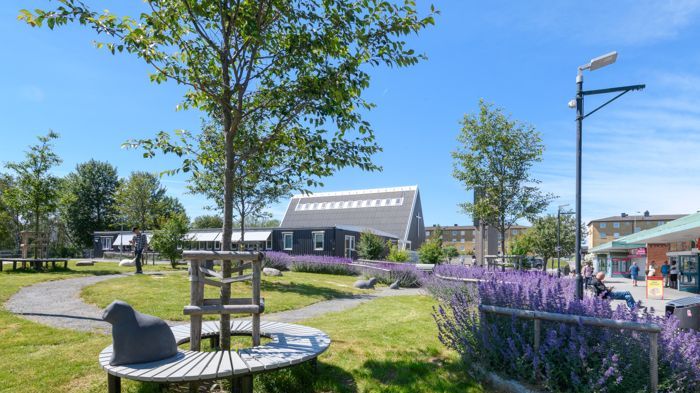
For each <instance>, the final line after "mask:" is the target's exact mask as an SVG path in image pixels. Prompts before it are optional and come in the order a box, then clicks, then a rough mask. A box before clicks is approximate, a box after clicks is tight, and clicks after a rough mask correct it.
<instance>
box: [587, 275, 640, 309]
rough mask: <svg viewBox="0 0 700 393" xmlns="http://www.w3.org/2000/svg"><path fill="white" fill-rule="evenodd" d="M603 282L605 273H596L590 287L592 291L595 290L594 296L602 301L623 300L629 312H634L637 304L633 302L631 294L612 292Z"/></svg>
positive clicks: (611, 288) (627, 292)
mask: <svg viewBox="0 0 700 393" xmlns="http://www.w3.org/2000/svg"><path fill="white" fill-rule="evenodd" d="M604 280H605V273H603V272H598V274H596V275H595V278H594V279H593V280H591V286H592V287H593V290H595V295H596V296H600V297H602V298H603V299H613V300H624V301H626V302H627V307H629V309H630V310H634V308H635V307H636V306H637V302H635V301H634V297H632V294H631V293H629V291H613V287H610V288H608V287H606V286H605V284H603V281H604Z"/></svg>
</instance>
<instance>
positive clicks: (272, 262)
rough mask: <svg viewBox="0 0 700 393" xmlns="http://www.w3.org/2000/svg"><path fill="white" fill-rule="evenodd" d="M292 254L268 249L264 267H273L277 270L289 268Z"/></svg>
mask: <svg viewBox="0 0 700 393" xmlns="http://www.w3.org/2000/svg"><path fill="white" fill-rule="evenodd" d="M291 263H292V256H291V255H289V254H287V253H284V252H279V251H267V252H265V257H264V258H263V267H271V268H274V269H277V270H289V265H290V264H291Z"/></svg>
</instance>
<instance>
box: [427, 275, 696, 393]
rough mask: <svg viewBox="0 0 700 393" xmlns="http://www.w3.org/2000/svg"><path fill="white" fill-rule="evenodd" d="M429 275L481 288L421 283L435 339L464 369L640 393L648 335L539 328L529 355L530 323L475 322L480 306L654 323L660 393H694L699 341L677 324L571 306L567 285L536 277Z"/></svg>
mask: <svg viewBox="0 0 700 393" xmlns="http://www.w3.org/2000/svg"><path fill="white" fill-rule="evenodd" d="M435 273H436V274H437V275H441V276H449V277H459V278H478V279H481V280H483V281H481V282H477V283H467V284H465V283H458V282H453V281H445V280H440V279H437V278H435V277H433V278H431V279H429V280H427V281H426V285H427V287H428V289H429V290H430V291H431V292H432V293H433V294H435V295H436V296H437V298H438V299H439V300H440V305H439V307H438V308H437V310H436V312H435V314H434V316H435V320H436V322H437V325H438V331H439V338H440V340H441V341H442V342H443V343H444V344H445V345H447V346H448V347H451V348H453V349H455V350H457V351H458V352H459V353H460V354H461V355H462V357H463V359H464V361H465V362H466V363H467V364H472V363H480V364H482V365H483V366H485V367H486V368H487V369H490V370H498V371H499V372H502V373H505V374H506V375H508V376H510V377H513V378H516V379H519V380H522V381H526V382H530V383H535V382H538V383H540V384H541V385H542V386H543V387H544V388H545V389H547V390H548V391H570V392H638V391H639V392H641V391H645V390H646V388H647V386H646V385H647V384H648V367H649V361H648V359H649V352H648V351H649V344H648V335H647V334H644V333H637V332H632V331H629V330H625V331H618V330H611V329H600V328H592V327H584V326H577V325H566V324H560V323H552V322H545V321H543V322H542V332H543V337H542V338H541V340H542V341H541V345H540V349H539V351H538V352H537V353H535V352H534V350H533V347H532V342H533V337H532V334H533V329H532V322H531V321H526V320H518V319H513V318H509V317H500V316H494V315H488V316H487V317H486V320H485V321H481V320H480V318H479V312H478V305H479V304H486V305H495V306H501V307H511V308H519V309H526V310H538V311H548V312H556V313H563V314H574V315H584V316H591V317H599V318H612V319H620V320H628V321H638V322H653V323H657V324H659V325H661V326H662V327H663V332H662V334H661V335H660V337H659V361H660V363H659V382H660V387H661V388H662V391H667V392H697V391H700V333H698V332H696V331H679V330H678V328H677V326H678V321H677V320H676V319H675V318H669V319H666V318H664V317H657V316H654V315H652V314H650V313H647V312H642V313H637V312H631V311H629V310H628V309H627V308H626V307H623V306H621V305H620V306H618V307H617V308H614V309H613V308H612V307H611V304H610V302H609V301H607V300H604V299H600V298H596V297H586V298H585V299H583V300H577V299H575V298H574V296H573V294H574V290H573V285H574V283H573V280H570V279H568V278H566V279H557V278H556V277H552V276H548V275H546V274H542V273H530V272H518V271H512V272H504V273H501V272H497V271H492V270H485V269H480V268H465V267H461V266H449V265H443V266H438V267H437V268H436V271H435ZM481 322H486V323H481ZM533 371H534V373H533ZM535 375H537V378H535Z"/></svg>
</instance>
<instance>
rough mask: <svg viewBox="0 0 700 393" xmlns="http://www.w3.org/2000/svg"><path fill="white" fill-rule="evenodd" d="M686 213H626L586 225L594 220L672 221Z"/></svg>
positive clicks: (602, 220) (602, 219)
mask: <svg viewBox="0 0 700 393" xmlns="http://www.w3.org/2000/svg"><path fill="white" fill-rule="evenodd" d="M685 216H687V214H652V215H649V216H646V217H645V216H640V215H628V216H625V217H622V216H610V217H605V218H597V219H595V220H591V221H589V222H588V225H590V224H591V223H594V222H610V221H673V220H677V219H679V218H681V217H685Z"/></svg>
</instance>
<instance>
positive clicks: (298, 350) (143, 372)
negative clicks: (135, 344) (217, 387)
mask: <svg viewBox="0 0 700 393" xmlns="http://www.w3.org/2000/svg"><path fill="white" fill-rule="evenodd" d="M219 326H220V324H219V321H207V322H203V323H202V338H211V339H212V340H216V339H218V335H219V332H220V329H219ZM252 328H253V325H252V322H251V321H249V320H245V321H241V320H234V321H232V322H231V325H230V331H231V334H232V335H251V334H252ZM171 330H172V332H173V334H174V335H175V340H176V341H177V343H178V345H180V344H183V343H186V342H189V341H190V324H184V325H177V326H173V327H171ZM260 335H261V336H263V337H268V338H270V339H271V340H272V341H271V342H270V343H268V344H265V345H259V346H255V347H251V348H245V349H239V350H231V351H225V350H219V351H212V352H199V351H190V350H180V351H178V354H177V355H175V356H173V357H170V358H167V359H163V360H160V361H157V362H151V363H141V364H129V365H122V366H110V364H109V360H110V357H111V356H112V346H111V345H110V346H108V347H107V348H105V349H104V350H103V351H102V352H101V353H100V355H99V362H100V366H101V367H102V369H104V370H105V371H106V372H107V385H108V391H109V393H118V392H120V391H121V378H126V379H130V380H134V381H141V382H156V383H182V382H189V383H190V391H196V389H197V383H198V382H202V381H206V380H213V379H227V378H231V379H234V380H236V379H238V380H239V381H240V380H243V379H245V378H246V377H247V378H251V377H252V375H253V374H257V373H260V372H265V371H272V370H277V369H281V368H285V367H289V366H293V365H297V364H300V363H303V362H307V361H312V360H315V359H316V358H317V357H318V356H319V355H321V354H322V353H323V352H324V351H326V349H328V346H329V345H330V343H331V339H330V337H328V335H326V334H325V333H324V332H322V331H320V330H318V329H314V328H311V327H307V326H301V325H295V324H289V323H281V322H261V323H260ZM239 383H240V382H239Z"/></svg>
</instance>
